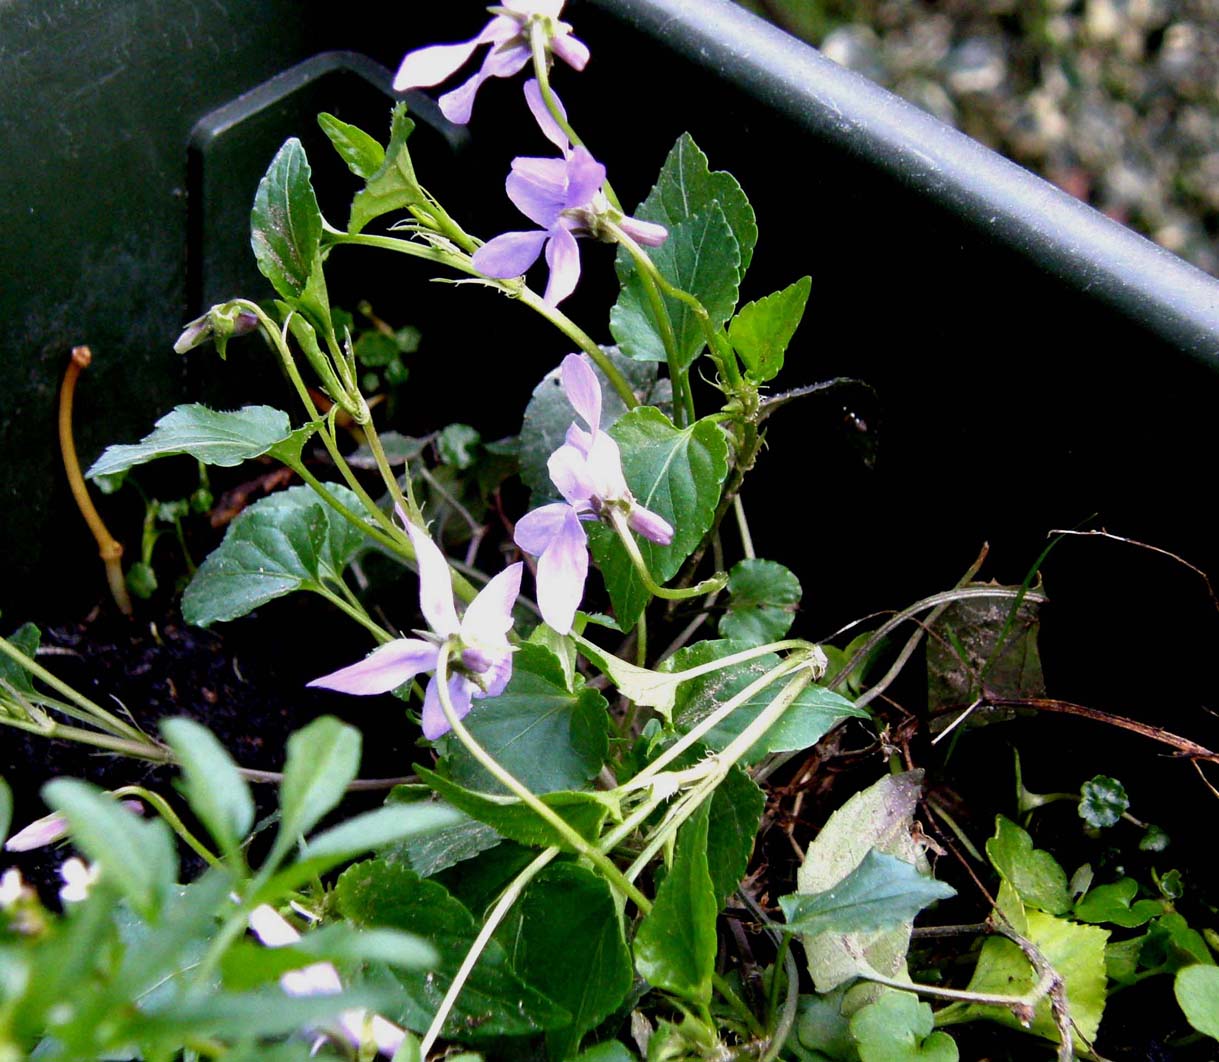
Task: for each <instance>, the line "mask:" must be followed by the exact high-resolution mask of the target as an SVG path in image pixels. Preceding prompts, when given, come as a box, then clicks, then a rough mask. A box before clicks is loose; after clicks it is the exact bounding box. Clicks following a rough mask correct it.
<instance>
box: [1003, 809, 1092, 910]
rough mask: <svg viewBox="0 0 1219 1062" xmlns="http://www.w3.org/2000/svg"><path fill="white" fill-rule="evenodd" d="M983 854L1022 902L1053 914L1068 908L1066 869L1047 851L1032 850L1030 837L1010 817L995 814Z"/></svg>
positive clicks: (1068, 896)
mask: <svg viewBox="0 0 1219 1062" xmlns="http://www.w3.org/2000/svg"><path fill="white" fill-rule="evenodd" d="M986 855H987V857H988V858H989V859H990V861H991V863H992V864H993V865H994V868H995V869H996V870H997V871H998V872H999V875H1000V876H1001V877H1002V878H1003V880H1004V881H1006V882H1008V883H1009V884H1010V885H1011V886H1012V888H1014V889H1015V890H1016V892H1017V893H1018V894H1019V896H1020V899H1021V900H1022V901H1023V902H1024V903H1026V904H1028V905H1030V906H1032V907H1037V908H1039V909H1040V910H1042V911H1045V912H1046V913H1047V914H1053V915H1061V914H1066V913H1067V912H1068V911H1070V910H1071V895H1070V893H1069V891H1068V890H1067V875H1066V872H1065V871H1064V870H1063V869H1062V867H1060V866H1059V865H1058V863H1057V861H1056V860H1055V859H1054V857H1053V856H1052V855H1050V853H1049V852H1044V851H1042V850H1041V849H1035V848H1034V847H1033V839H1032V838H1031V837H1030V836H1029V835H1028V833H1027V832H1025V831H1024V830H1022V829H1021V828H1020V827H1019V826H1017V825H1016V824H1015V823H1014V822H1012V821H1011V820H1010V819H1007V818H1004V817H1003V816H1002V815H997V816H996V817H995V836H994V837H992V838H991V839H990V840H989V841H987V842H986Z"/></svg>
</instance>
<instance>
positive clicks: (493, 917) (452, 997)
mask: <svg viewBox="0 0 1219 1062" xmlns="http://www.w3.org/2000/svg"><path fill="white" fill-rule="evenodd" d="M558 854H559V849H557V848H547V849H546V850H545V851H543V852H542V853H540V854H539V855H538V856H537V858H536V859H534V860H533V862H532V863H530V864H529V865H528V866H527V867H525V869H524V870H522V871H521V872H520V873H519V874H517V876H516V877H515V878H513V879H512V881H511V882H510V883H509V885H508V887H507V888H506V889H504V891H503V892H502V893H501V894H500V898H499V900H498V902H497V903H496V904H495V907H493V908H492V909H491V913H490V914H488V915H487V918H486V921H485V922H483V925H482V928H481V929H480V930H479V931H478V936H476V937H475V938H474V943H472V944H471V945H470V950H469V951H467V952H466V957H465V958H464V959H462V961H461V966H460V967H458V970H457V973H456V974H454V975H453V981H452V983H451V984H450V985H449V990H448V991H447V992H446V993H445V994H444V999H442V1000H441V1001H440V1006H439V1007H438V1008H437V1009H436V1016H435V1017H434V1018H432V1024H431V1025H429V1026H428V1030H427V1032H426V1033H424V1034H423V1039H422V1040H421V1041H420V1042H419V1057H420V1058H427V1056H428V1054H429V1052H430V1051H431V1050H432V1045H433V1044H435V1043H436V1041H437V1039H439V1037H440V1031H441V1030H442V1029H443V1028H444V1023H445V1022H446V1021H447V1020H448V1017H449V1013H450V1012H451V1011H452V1009H453V1005H454V1004H455V1003H456V1002H457V997H458V996H460V995H461V992H462V989H464V988H465V986H466V981H467V980H469V977H470V974H471V973H472V972H473V971H474V967H475V965H476V964H477V963H478V960H479V959H480V958H481V957H482V953H483V951H484V949H485V948H486V947H487V944H488V943H490V941H491V936H492V934H494V933H495V931H496V929H498V928H499V924H500V923H501V922H502V921H503V920H504V918H505V917H506V916H507V914H508V912H509V911H510V910H511V909H512V905H513V904H514V903H516V901H517V900H518V899H520V895H521V893H522V892H524V891H525V886H526V885H528V884H529V882H531V881H532V880H533V879H534V877H535V876H536V875H537V873H538V872H539V871H540V870H542V868H543V867H545V866H546V865H547V864H549V863H550V862H551V861H552V860H553V859H554V858H555V856H557V855H558Z"/></svg>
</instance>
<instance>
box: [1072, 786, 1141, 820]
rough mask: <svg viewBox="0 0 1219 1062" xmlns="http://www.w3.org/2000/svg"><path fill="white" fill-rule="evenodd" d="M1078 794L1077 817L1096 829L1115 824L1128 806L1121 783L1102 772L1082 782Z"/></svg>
mask: <svg viewBox="0 0 1219 1062" xmlns="http://www.w3.org/2000/svg"><path fill="white" fill-rule="evenodd" d="M1079 795H1080V797H1081V798H1082V799H1081V800H1080V802H1079V817H1080V818H1081V819H1083V820H1084V822H1086V823H1087V824H1088V825H1089V826H1093V827H1095V828H1096V829H1098V830H1100V829H1104V828H1106V827H1108V826H1115V825H1117V823H1118V822H1119V821H1121V817H1122V814H1123V813H1124V812H1125V810H1126V809H1127V808H1128V807H1130V799H1129V798H1128V797H1127V796H1126V789H1125V787H1124V786H1123V785H1122V783H1121V782H1119V781H1118V780H1117V779H1116V778H1110V777H1108V776H1107V775H1103V774H1098V775H1097V776H1096V777H1095V778H1091V779H1089V780H1088V781H1086V782H1084V784H1083V786H1082V787H1081V788H1080V790H1079Z"/></svg>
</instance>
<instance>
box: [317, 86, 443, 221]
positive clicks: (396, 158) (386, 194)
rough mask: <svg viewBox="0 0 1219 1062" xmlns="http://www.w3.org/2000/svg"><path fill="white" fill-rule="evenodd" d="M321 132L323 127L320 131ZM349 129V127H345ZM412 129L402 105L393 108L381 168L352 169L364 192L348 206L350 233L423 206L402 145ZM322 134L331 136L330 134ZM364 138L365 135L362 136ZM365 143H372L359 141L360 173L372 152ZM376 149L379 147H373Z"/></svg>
mask: <svg viewBox="0 0 1219 1062" xmlns="http://www.w3.org/2000/svg"><path fill="white" fill-rule="evenodd" d="M323 128H324V127H323ZM348 128H349V129H350V127H348ZM414 129H415V123H414V122H413V121H411V119H410V118H408V117H407V116H406V104H405V103H398V104H396V105H395V106H394V110H393V114H392V115H391V118H390V129H389V147H387V148H386V149H385V152H384V156H383V159H382V162H381V165H380V166H379V167H378V168H377V170H376V171H375V172H373V173H359V172H358V171H356V170H355V167H352V169H353V172H356V173H357V176H362V177H364V178H365V181H366V183H365V186H364V188H363V189H362V190H361V191H359V192H357V193H356V197H355V199H353V200H352V202H351V218H350V220H349V221H348V222H347V231H348V232H350V233H353V234H354V233H357V232H363V231H364V229H365V227H366V226H367V225H368V223H369V222H370V221H372V220H374V219H375V218H379V217H381V216H382V215H383V214H388V213H390V212H391V211H393V210H401V209H403V208H404V207H410V206H423V205H425V204H426V203H427V195H426V193H425V192H424V191H423V189H422V188H420V187H419V182H418V180H416V178H415V166H414V163H413V162H412V161H411V154H410V151H409V150H408V148H407V145H406V142H407V139H408V138H409V137H410V135H411V133H412V132H413V131H414ZM326 134H327V135H328V136H331V134H330V130H329V129H327V130H326ZM365 136H367V134H365ZM368 141H372V142H373V143H376V142H375V141H374V140H373V138H372V137H367V140H366V141H363V145H364V146H363V150H362V152H361V157H360V159H359V165H360V167H361V169H366V168H367V164H368V163H370V162H371V161H372V160H373V152H372V150H371V148H370V147H369V146H368ZM331 143H334V145H335V149H336V150H337V151H338V152H339V154H340V155H342V156H343V159H344V161H347V163H348V165H349V166H350V165H351V162H350V160H349V159H348V154H347V152H345V151H344V150H343V148H340V147H339V145H338V143H336V142H335V140H334V137H333V136H331ZM377 146H378V147H379V146H380V145H377Z"/></svg>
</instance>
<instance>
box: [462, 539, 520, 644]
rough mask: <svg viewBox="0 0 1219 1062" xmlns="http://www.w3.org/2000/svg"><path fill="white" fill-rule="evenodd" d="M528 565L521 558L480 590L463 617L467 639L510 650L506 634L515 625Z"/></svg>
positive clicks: (465, 638)
mask: <svg viewBox="0 0 1219 1062" xmlns="http://www.w3.org/2000/svg"><path fill="white" fill-rule="evenodd" d="M524 567H525V566H524V565H523V564H522V563H521V562H520V561H517V562H516V563H515V564H509V565H508V567H507V568H505V569H504V570H503V571H502V572H500V573H499V574H498V575H497V576H496V577H495V578H494V579H492V580H491V581H490V582H489V583H487V585H486V586H484V587H483V588H482V589H481V590H480V591H479V592H478V596H477V597H476V598H475V599H474V600H473V601H471V602H470V607H469V608H467V609H466V614H465V615H464V616H463V617H462V620H461V640H462V641H463V642H466V643H467V644H469V645H471V646H474V647H476V648H483V649H500V650H502V651H503V652H508V648H509V647H508V639H507V637H505V636H506V635H507V633H508V631H510V630H511V629H512V606H513V605H515V604H516V595H517V594H519V593H520V592H521V570H522V569H523V568H524Z"/></svg>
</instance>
